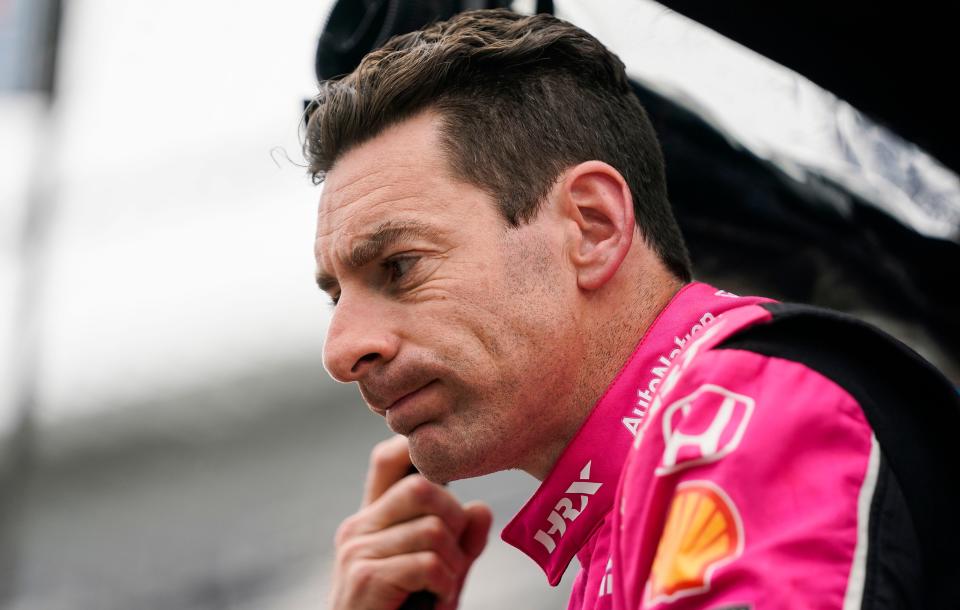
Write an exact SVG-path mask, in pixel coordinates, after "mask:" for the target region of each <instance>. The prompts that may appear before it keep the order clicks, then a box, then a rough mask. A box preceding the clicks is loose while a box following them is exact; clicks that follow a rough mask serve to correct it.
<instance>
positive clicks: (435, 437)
mask: <svg viewBox="0 0 960 610" xmlns="http://www.w3.org/2000/svg"><path fill="white" fill-rule="evenodd" d="M445 432H446V431H445V430H444V429H443V427H442V426H439V425H437V424H424V425H422V426H420V427H418V428H416V429H415V430H414V431H413V432H411V433H410V435H409V436H408V437H407V439H408V440H409V442H410V459H411V460H412V461H413V465H414V466H416V467H417V470H419V471H420V474H422V475H423V476H424V477H426V479H427V480H428V481H431V482H433V483H439V484H441V485H443V484H446V483H449V482H451V481H457V480H460V479H469V478H472V477H478V476H481V475H485V474H490V473H491V472H496V471H497V470H503V469H502V468H496V467H492V464H491V463H489V456H490V455H491V453H490V452H489V451H486V450H484V448H483V447H482V446H481V444H479V443H477V439H476V438H475V437H474V438H471V439H470V440H466V439H465V438H460V435H450V434H446V433H445ZM468 438H469V437H468Z"/></svg>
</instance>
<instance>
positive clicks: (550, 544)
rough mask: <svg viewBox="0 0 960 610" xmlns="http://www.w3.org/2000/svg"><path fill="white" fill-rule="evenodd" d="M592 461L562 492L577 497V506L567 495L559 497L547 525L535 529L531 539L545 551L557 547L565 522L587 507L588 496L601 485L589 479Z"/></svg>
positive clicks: (565, 525)
mask: <svg viewBox="0 0 960 610" xmlns="http://www.w3.org/2000/svg"><path fill="white" fill-rule="evenodd" d="M592 463H593V460H590V461H589V462H587V464H586V465H585V466H584V467H583V468H582V469H581V470H580V480H579V481H574V482H573V483H570V487H567V491H566V492H564V493H565V494H568V495H572V496H574V499H579V500H580V505H579V507H577V508H574V504H573V500H571V499H570V498H569V497H568V496H567V495H565V496H563V497H561V498H560V500H558V501H557V504H556V505H555V506H554V507H553V510H552V511H550V514H549V515H547V524H548V525H549V527H548V528H547V529H546V530H542V529H541V530H537V533H536V534H534V536H533V539H534V540H536V541H537V542H539V543H540V544H542V545H543V548H545V549H547V553H553V551H554V549H556V548H557V539H558V538H560V537H562V536H563V535H564V534H566V533H567V523H568V522H569V523H573V522H574V521H576V519H577V517H579V516H580V514H581V513H583V511H584V509H586V508H587V504H588V503H589V501H590V496H592V495H593V494H595V493H597V490H598V489H600V488H601V487H602V486H603V483H597V482H596V481H591V480H590V465H591V464H592Z"/></svg>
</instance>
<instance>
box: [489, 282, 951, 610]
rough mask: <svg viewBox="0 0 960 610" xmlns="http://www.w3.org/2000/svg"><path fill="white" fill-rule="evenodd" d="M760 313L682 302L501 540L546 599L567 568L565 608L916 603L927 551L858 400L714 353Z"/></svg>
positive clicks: (791, 363)
mask: <svg viewBox="0 0 960 610" xmlns="http://www.w3.org/2000/svg"><path fill="white" fill-rule="evenodd" d="M776 307H778V305H773V304H772V301H769V300H767V299H759V298H742V297H737V296H735V295H732V294H730V293H727V292H724V291H722V290H717V289H715V288H713V287H710V286H708V285H706V284H703V283H693V284H689V285H687V286H686V287H685V288H683V289H682V290H681V291H680V292H679V293H678V294H677V295H676V296H675V297H674V299H673V300H672V301H671V302H670V304H669V305H668V306H667V307H666V308H665V309H664V310H663V311H662V312H661V313H660V315H659V316H658V317H657V319H656V320H655V321H654V323H653V324H652V325H651V327H650V328H649V330H648V331H647V332H646V334H645V336H644V337H643V339H642V340H641V341H640V343H639V345H638V346H637V348H636V350H635V351H634V353H633V355H632V356H631V357H630V359H629V360H628V361H627V363H626V364H625V365H624V367H623V369H622V370H621V372H620V374H619V375H618V376H617V377H616V378H615V379H614V380H613V382H612V383H611V385H610V386H609V388H608V389H607V391H606V392H605V394H604V395H603V396H602V397H601V399H600V400H599V401H598V403H597V405H596V406H595V408H594V410H593V411H592V413H591V414H590V416H589V417H588V418H587V420H586V421H585V423H584V424H583V426H582V427H581V429H580V430H579V431H578V433H577V434H576V436H575V437H574V439H573V440H572V441H571V442H570V444H569V445H568V447H567V448H566V449H565V451H564V453H563V454H562V455H561V456H560V458H559V460H558V461H557V463H556V465H555V466H554V468H553V470H552V471H551V472H550V474H549V475H548V476H547V477H546V479H544V481H543V483H542V485H541V486H540V488H539V489H538V490H537V492H536V493H535V494H534V495H533V497H532V498H531V499H530V500H529V501H528V502H527V504H526V505H525V506H524V507H523V508H522V509H521V510H520V512H519V513H518V514H517V515H516V517H515V518H514V519H513V520H512V521H511V522H510V523H509V524H508V525H507V526H506V528H505V529H504V530H503V532H502V538H503V539H504V540H505V541H506V542H508V543H509V544H512V545H513V546H516V547H517V548H519V549H520V550H521V551H523V552H524V553H526V554H527V555H529V556H530V557H531V558H532V559H533V560H534V561H536V562H537V563H538V564H539V565H540V566H541V568H542V569H543V570H544V572H545V573H546V575H547V579H548V581H549V582H550V584H551V585H556V584H557V583H558V582H559V581H560V579H561V577H562V575H563V573H564V571H565V570H566V569H567V566H568V564H569V563H570V562H571V560H572V559H573V557H574V555H576V556H577V558H578V559H579V563H580V566H581V570H580V572H579V573H578V574H577V577H576V580H575V582H574V584H573V590H572V593H571V598H570V603H569V608H571V609H587V608H602V609H607V608H615V609H618V610H620V609H622V610H627V609H629V610H636V609H640V608H676V609H688V608H713V609H727V610H734V609H739V608H837V609H848V608H897V607H915V604H920V603H922V602H920V601H918V600H919V599H921V597H918V596H922V594H923V592H922V591H918V584H917V583H919V582H920V576H919V571H920V567H919V566H920V562H919V559H917V558H918V557H919V555H920V551H919V549H920V547H923V546H924V544H926V542H925V541H924V540H925V539H924V537H923V535H922V534H923V532H922V531H921V532H920V534H921V535H920V536H919V542H918V535H916V534H915V533H914V527H913V526H912V525H911V523H912V521H911V519H910V517H909V512H910V511H909V510H908V509H907V505H909V504H911V501H910V500H909V499H908V500H906V501H905V500H904V494H903V493H902V492H901V489H900V485H899V483H898V482H897V478H896V477H894V475H893V474H892V473H891V472H890V471H889V469H888V468H887V467H886V465H885V464H884V465H882V464H881V452H880V449H879V445H878V441H877V437H876V435H875V434H874V432H873V427H872V426H871V423H870V422H869V421H868V418H867V416H866V414H865V410H866V408H865V407H863V406H862V405H861V402H862V401H861V402H858V400H857V399H855V398H854V397H853V396H852V395H851V393H850V392H848V391H847V390H846V389H845V388H844V387H842V386H841V385H840V384H838V383H837V382H835V381H834V380H833V379H831V378H829V377H828V376H825V375H824V374H821V372H819V371H818V370H816V368H817V367H816V366H814V365H810V364H809V363H805V362H801V361H797V360H792V359H789V358H784V357H779V356H776V355H770V354H769V353H763V352H764V350H763V349H761V347H756V349H755V350H754V349H750V348H749V346H747V347H745V345H746V344H741V345H733V344H731V343H730V342H731V340H732V339H731V338H734V339H736V338H737V337H739V336H740V335H741V333H743V332H744V329H750V328H752V327H754V326H757V325H760V326H762V325H765V324H768V323H770V321H771V320H772V319H773V317H774V314H773V313H771V311H772V309H771V308H776ZM771 326H772V325H771ZM760 339H762V337H759V338H757V339H756V340H755V341H754V344H755V345H756V346H760V345H761V343H762V341H760ZM883 341H886V338H884V339H883ZM741 343H742V342H741ZM767 351H770V350H767ZM797 358H798V359H799V360H803V358H801V357H800V356H797ZM827 368H829V367H827ZM834 368H837V366H834ZM839 368H842V367H839ZM854 385H855V384H854ZM851 387H854V386H851ZM865 400H867V399H865ZM958 413H960V410H958ZM894 427H896V426H894ZM878 429H879V428H878ZM937 442H939V441H937ZM933 444H937V443H933ZM926 470H929V469H926ZM918 472H922V470H918ZM918 476H921V477H922V475H918ZM911 484H912V483H911ZM907 487H908V486H907V485H904V489H907ZM907 491H910V490H909V489H907ZM951 510H952V509H951ZM871 511H873V514H874V517H873V518H872V517H871ZM871 519H873V521H871ZM882 519H885V520H886V522H885V524H884V525H883V528H880V527H879V526H877V525H876V523H874V522H875V521H876V522H877V523H880V521H881V520H882ZM951 527H953V526H951ZM884 528H886V529H884ZM921 529H922V528H921ZM955 530H956V528H954V531H955ZM871 536H872V537H873V538H875V539H871ZM931 544H934V545H935V544H936V543H935V542H934V543H931ZM868 548H869V551H870V553H872V554H873V555H871V557H873V558H872V559H870V560H869V561H868ZM951 552H954V551H952V550H951ZM877 553H885V557H887V559H884V560H883V561H881V560H878V559H876V557H874V556H875V555H877ZM891 558H892V559H891ZM898 562H899V563H898ZM868 563H869V566H868ZM950 572H951V573H953V574H956V570H955V569H951V570H950ZM891 583H892V584H891ZM927 607H930V606H927ZM938 607H939V606H938ZM958 607H960V606H958Z"/></svg>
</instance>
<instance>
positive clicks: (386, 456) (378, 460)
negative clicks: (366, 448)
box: [370, 440, 394, 468]
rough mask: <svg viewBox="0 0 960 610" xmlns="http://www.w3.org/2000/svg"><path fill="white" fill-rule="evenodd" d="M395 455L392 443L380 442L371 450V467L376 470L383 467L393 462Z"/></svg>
mask: <svg viewBox="0 0 960 610" xmlns="http://www.w3.org/2000/svg"><path fill="white" fill-rule="evenodd" d="M393 454H394V451H393V450H392V448H391V443H390V441H389V440H386V441H380V442H379V443H377V444H376V445H374V446H373V449H371V450H370V465H371V466H372V467H374V468H380V467H383V466H385V465H386V464H389V463H390V462H391V461H392V459H393Z"/></svg>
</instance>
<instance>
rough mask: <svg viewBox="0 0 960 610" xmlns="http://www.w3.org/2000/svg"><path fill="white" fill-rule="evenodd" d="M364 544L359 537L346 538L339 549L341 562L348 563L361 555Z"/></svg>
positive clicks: (338, 553)
mask: <svg viewBox="0 0 960 610" xmlns="http://www.w3.org/2000/svg"><path fill="white" fill-rule="evenodd" d="M362 550H363V545H362V544H361V543H360V541H359V539H357V538H350V539H349V540H345V541H344V542H343V543H342V544H340V546H339V547H338V549H337V555H338V556H339V558H340V561H341V562H344V563H348V562H350V561H353V560H354V559H356V558H357V557H359V556H360V555H361V551H362Z"/></svg>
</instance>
